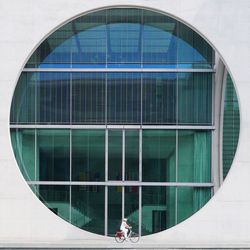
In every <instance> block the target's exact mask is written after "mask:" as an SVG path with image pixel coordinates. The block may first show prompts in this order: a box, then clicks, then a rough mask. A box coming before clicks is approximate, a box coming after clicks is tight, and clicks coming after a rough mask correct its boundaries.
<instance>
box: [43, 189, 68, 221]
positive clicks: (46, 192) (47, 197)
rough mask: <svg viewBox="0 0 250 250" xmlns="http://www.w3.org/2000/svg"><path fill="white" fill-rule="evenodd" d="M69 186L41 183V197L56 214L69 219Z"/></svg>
mask: <svg viewBox="0 0 250 250" xmlns="http://www.w3.org/2000/svg"><path fill="white" fill-rule="evenodd" d="M69 192H70V189H69V186H61V185H53V186H52V185H51V186H50V185H40V186H39V199H40V200H41V201H42V202H43V203H44V204H45V205H46V206H47V207H48V208H49V209H50V210H51V211H52V212H53V213H55V214H56V215H58V216H60V217H61V218H63V219H65V220H66V221H69V207H70V204H69Z"/></svg>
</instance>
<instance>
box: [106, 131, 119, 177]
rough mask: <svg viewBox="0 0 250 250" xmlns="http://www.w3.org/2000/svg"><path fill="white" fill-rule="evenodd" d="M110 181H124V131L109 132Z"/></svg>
mask: <svg viewBox="0 0 250 250" xmlns="http://www.w3.org/2000/svg"><path fill="white" fill-rule="evenodd" d="M108 179H109V180H121V179H122V131H121V130H109V131H108Z"/></svg>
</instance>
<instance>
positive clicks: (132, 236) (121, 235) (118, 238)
mask: <svg viewBox="0 0 250 250" xmlns="http://www.w3.org/2000/svg"><path fill="white" fill-rule="evenodd" d="M128 239H129V240H130V241H131V242H133V243H136V242H138V240H139V234H137V233H135V232H133V231H132V229H131V228H130V232H129V235H128ZM115 241H116V242H118V243H122V242H124V241H125V236H124V233H123V232H122V231H117V232H116V234H115Z"/></svg>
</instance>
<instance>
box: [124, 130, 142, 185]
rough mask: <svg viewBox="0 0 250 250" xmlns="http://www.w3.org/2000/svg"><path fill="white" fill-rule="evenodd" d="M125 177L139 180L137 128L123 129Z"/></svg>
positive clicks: (130, 179)
mask: <svg viewBox="0 0 250 250" xmlns="http://www.w3.org/2000/svg"><path fill="white" fill-rule="evenodd" d="M125 179H126V180H129V181H132V180H133V181H135V180H137V181H138V180H139V130H125Z"/></svg>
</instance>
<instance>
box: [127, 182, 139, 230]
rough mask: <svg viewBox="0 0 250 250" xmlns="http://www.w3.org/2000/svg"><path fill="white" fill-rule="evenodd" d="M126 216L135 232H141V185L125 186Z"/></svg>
mask: <svg viewBox="0 0 250 250" xmlns="http://www.w3.org/2000/svg"><path fill="white" fill-rule="evenodd" d="M124 213H125V218H127V219H128V224H129V225H130V226H132V230H133V232H136V233H139V187H138V186H131V187H125V206H124Z"/></svg>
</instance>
